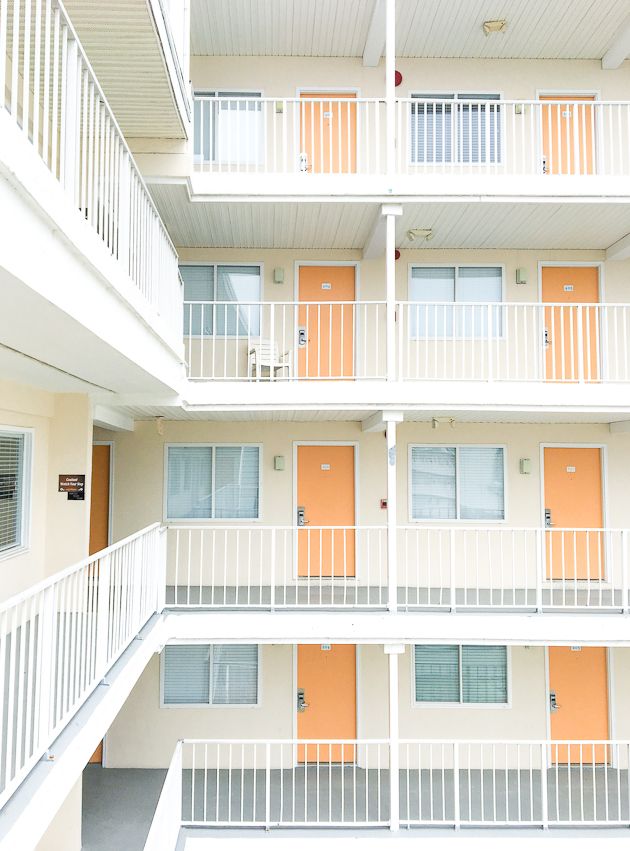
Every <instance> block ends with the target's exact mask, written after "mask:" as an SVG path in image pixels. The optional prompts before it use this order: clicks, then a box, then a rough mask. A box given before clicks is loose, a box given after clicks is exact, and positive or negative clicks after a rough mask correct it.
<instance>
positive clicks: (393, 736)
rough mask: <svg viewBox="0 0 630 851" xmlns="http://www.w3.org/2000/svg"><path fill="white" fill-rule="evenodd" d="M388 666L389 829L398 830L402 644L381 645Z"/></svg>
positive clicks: (403, 649)
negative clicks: (399, 707)
mask: <svg viewBox="0 0 630 851" xmlns="http://www.w3.org/2000/svg"><path fill="white" fill-rule="evenodd" d="M383 650H384V652H385V655H386V656H387V657H388V660H389V665H388V672H389V829H390V830H400V778H399V775H400V741H399V730H398V724H399V721H398V715H399V713H398V657H399V656H400V654H401V653H404V652H405V645H404V644H385V645H383Z"/></svg>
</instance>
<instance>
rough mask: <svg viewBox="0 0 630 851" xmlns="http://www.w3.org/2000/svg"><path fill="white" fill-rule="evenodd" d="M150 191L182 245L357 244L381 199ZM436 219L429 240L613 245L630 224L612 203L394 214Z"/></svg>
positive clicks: (403, 244) (448, 244)
mask: <svg viewBox="0 0 630 851" xmlns="http://www.w3.org/2000/svg"><path fill="white" fill-rule="evenodd" d="M149 188H150V190H151V193H152V195H153V197H154V199H155V202H156V205H157V207H158V210H159V212H160V215H161V216H162V219H163V220H164V223H165V225H166V227H167V229H168V232H169V234H170V236H171V239H172V240H173V242H174V244H175V245H176V246H178V247H182V248H278V249H281V248H286V249H309V248H313V249H317V248H321V249H344V248H345V249H355V250H361V249H363V247H364V246H365V244H366V242H367V241H368V239H369V237H370V234H371V232H372V228H373V226H374V221H375V217H376V216H377V214H378V211H379V209H380V205H379V204H377V203H372V202H356V203H350V202H335V203H332V202H327V203H326V202H302V203H295V202H275V201H269V202H249V201H242V202H228V203H225V202H220V203H219V202H212V201H191V200H190V198H189V196H188V190H187V188H186V187H185V186H184V185H182V184H176V183H154V184H151V185H150V187H149ZM415 227H431V228H432V229H433V234H434V236H433V239H432V241H431V242H430V243H427V244H426V247H427V248H432V249H434V248H521V249H527V248H532V249H545V248H548V249H567V250H575V249H598V250H603V249H606V248H608V246H609V245H611V244H613V243H614V242H616V241H617V240H619V239H621V237H623V236H625V235H626V234H627V233H628V231H629V230H630V207H629V206H628V205H626V204H614V203H610V204H606V203H598V202H597V203H570V202H558V203H555V202H554V203H549V202H546V203H540V204H538V203H534V202H532V203H529V202H527V203H525V202H514V201H504V202H486V201H484V202H465V201H449V202H438V201H434V202H408V203H405V204H403V215H402V216H400V217H399V218H398V219H397V222H396V242H397V245H398V247H399V248H403V249H404V248H412V247H413V248H414V249H417V248H418V247H420V246H418V244H417V243H414V244H413V245H412V243H410V242H409V241H408V240H407V238H406V234H407V231H408V230H410V229H411V228H415Z"/></svg>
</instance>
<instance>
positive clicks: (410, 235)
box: [407, 228, 433, 242]
mask: <svg viewBox="0 0 630 851" xmlns="http://www.w3.org/2000/svg"><path fill="white" fill-rule="evenodd" d="M407 239H408V240H409V242H415V241H416V240H417V239H423V240H424V241H425V242H429V241H430V240H432V239H433V228H411V229H410V230H408V231H407Z"/></svg>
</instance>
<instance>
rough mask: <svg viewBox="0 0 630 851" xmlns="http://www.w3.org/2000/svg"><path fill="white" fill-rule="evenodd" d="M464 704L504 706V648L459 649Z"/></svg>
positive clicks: (505, 659) (505, 656)
mask: <svg viewBox="0 0 630 851" xmlns="http://www.w3.org/2000/svg"><path fill="white" fill-rule="evenodd" d="M462 681H463V699H464V703H507V699H508V694H507V647H487V646H475V645H468V646H464V647H462Z"/></svg>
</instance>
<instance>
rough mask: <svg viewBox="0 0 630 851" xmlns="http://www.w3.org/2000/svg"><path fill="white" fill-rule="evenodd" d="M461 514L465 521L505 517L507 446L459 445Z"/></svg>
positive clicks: (501, 518)
mask: <svg viewBox="0 0 630 851" xmlns="http://www.w3.org/2000/svg"><path fill="white" fill-rule="evenodd" d="M458 461H459V515H460V517H461V519H462V520H503V519H504V517H505V513H504V494H503V449H502V448H501V447H496V446H461V447H460V448H459V456H458Z"/></svg>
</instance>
